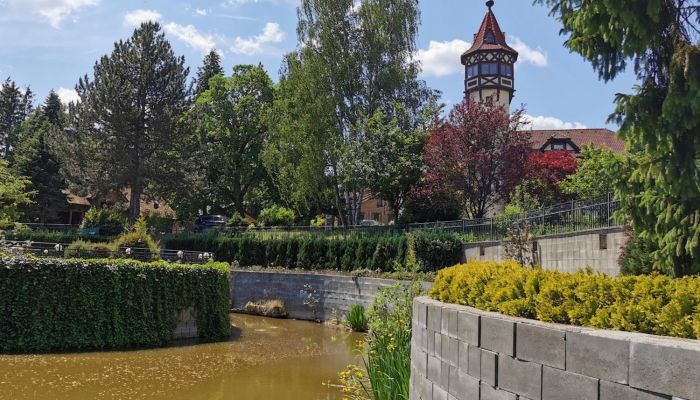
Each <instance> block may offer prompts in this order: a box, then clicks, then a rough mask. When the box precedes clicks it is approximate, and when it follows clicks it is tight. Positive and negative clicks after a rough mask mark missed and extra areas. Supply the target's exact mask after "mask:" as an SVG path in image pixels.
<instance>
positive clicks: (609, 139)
mask: <svg viewBox="0 0 700 400" xmlns="http://www.w3.org/2000/svg"><path fill="white" fill-rule="evenodd" d="M528 132H529V133H530V134H531V138H532V148H533V149H538V150H539V149H541V148H542V147H543V146H544V145H545V144H546V143H547V142H548V141H549V140H550V139H571V141H572V142H574V144H576V145H577V146H578V147H583V146H586V145H592V146H593V147H607V148H609V149H610V150H612V151H614V152H615V153H624V152H625V143H624V142H623V141H622V140H620V139H618V138H617V136H615V132H613V131H611V130H610V129H553V130H532V131H528Z"/></svg>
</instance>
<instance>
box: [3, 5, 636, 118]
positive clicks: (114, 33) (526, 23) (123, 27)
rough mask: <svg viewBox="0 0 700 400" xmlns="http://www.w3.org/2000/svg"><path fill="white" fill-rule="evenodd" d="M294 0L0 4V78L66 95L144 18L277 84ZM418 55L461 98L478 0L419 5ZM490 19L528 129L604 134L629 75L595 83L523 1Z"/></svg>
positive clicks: (185, 49) (451, 95)
mask: <svg viewBox="0 0 700 400" xmlns="http://www.w3.org/2000/svg"><path fill="white" fill-rule="evenodd" d="M297 5H298V0H202V1H181V0H143V1H136V0H118V1H117V0H0V38H2V40H0V77H3V79H4V77H7V76H10V77H12V79H14V80H15V81H17V82H18V84H20V85H23V86H26V85H30V86H31V88H32V89H33V90H34V91H35V92H37V93H38V95H39V96H40V98H41V99H43V97H44V96H45V95H46V94H47V93H48V91H49V90H50V89H52V88H53V89H55V90H57V91H59V93H60V94H61V95H62V98H64V99H66V100H68V99H71V96H72V88H73V87H74V85H75V83H76V82H77V80H78V78H79V77H80V76H82V75H84V74H86V73H88V74H89V73H90V72H91V70H92V65H93V64H94V62H95V61H96V60H97V59H98V58H99V57H100V56H101V55H103V54H106V53H109V52H110V51H111V49H112V46H113V43H114V42H115V41H116V40H119V39H121V38H127V37H129V36H130V34H131V32H132V31H133V29H134V26H135V25H136V24H138V23H139V22H140V21H142V20H144V19H155V20H159V21H160V22H161V23H162V25H163V26H164V29H165V31H166V35H167V37H168V38H169V39H170V41H171V43H172V44H173V47H174V49H175V51H176V52H177V53H178V54H182V55H184V56H185V58H186V60H187V62H188V64H189V65H190V67H191V70H192V71H193V72H194V71H196V69H197V67H198V66H199V64H200V62H201V59H202V56H203V54H204V53H205V52H207V51H208V50H209V49H212V48H215V49H217V50H218V51H219V52H220V53H222V54H223V57H224V59H223V62H224V66H225V68H226V70H227V71H230V68H231V67H232V66H233V65H235V64H242V63H258V62H262V63H263V65H265V67H266V68H267V70H268V71H269V72H270V74H271V76H272V77H273V79H276V78H277V74H278V70H279V67H280V64H281V59H282V56H283V54H284V53H285V52H287V51H289V50H292V49H294V48H295V47H296V7H297ZM421 10H422V26H421V29H420V34H419V39H418V42H419V48H420V51H419V52H418V54H417V56H418V57H419V58H420V59H421V60H422V62H423V69H424V72H423V79H425V80H426V81H427V82H428V84H429V85H430V86H431V87H433V88H435V89H438V90H440V91H441V92H442V93H443V101H444V102H445V103H446V104H447V105H451V104H454V103H455V102H458V101H459V100H460V99H461V96H462V91H463V90H464V88H463V77H462V75H463V71H462V69H461V68H462V67H461V65H460V64H459V54H461V53H462V52H463V51H464V50H466V48H467V47H468V45H469V42H470V41H471V39H472V36H473V34H474V33H475V32H476V31H477V30H478V28H479V24H480V23H481V20H482V19H483V16H484V14H485V12H486V7H485V5H484V1H481V0H422V1H421ZM494 12H495V14H496V16H497V18H498V21H499V23H500V25H501V28H502V29H503V30H504V31H505V32H506V35H507V36H508V38H509V44H511V46H513V47H515V48H516V50H518V51H519V52H520V62H519V65H518V66H517V67H516V89H517V93H516V97H515V99H514V104H517V105H519V104H521V103H524V104H525V105H526V110H527V113H528V115H530V116H531V118H532V120H533V124H534V126H535V127H536V128H562V127H564V128H571V127H589V128H599V127H605V126H607V127H610V128H611V129H616V127H615V126H611V125H607V124H606V119H607V116H608V115H609V114H610V113H611V112H612V110H613V107H614V106H613V100H614V96H615V93H618V92H630V91H631V88H632V86H633V85H634V78H633V76H632V74H630V73H628V74H625V75H623V76H622V77H620V78H618V79H617V80H616V81H614V82H611V83H607V84H606V83H603V82H601V81H599V80H598V77H597V74H596V73H595V72H594V71H593V70H592V68H591V66H590V64H589V63H587V62H586V61H585V60H583V59H582V58H581V57H580V56H578V55H576V54H571V53H569V51H568V50H566V49H565V48H564V47H563V41H564V39H563V37H561V36H559V29H560V26H559V24H558V22H557V21H556V20H554V19H553V18H551V17H549V16H548V12H547V9H545V8H543V7H541V6H533V5H532V3H531V2H530V0H497V1H496V5H495V7H494Z"/></svg>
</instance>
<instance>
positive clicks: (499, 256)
mask: <svg viewBox="0 0 700 400" xmlns="http://www.w3.org/2000/svg"><path fill="white" fill-rule="evenodd" d="M626 240H627V238H626V236H625V233H624V230H623V229H622V228H606V229H598V230H590V231H585V232H578V233H570V234H562V235H551V236H544V237H540V238H537V240H536V242H537V253H538V258H539V261H540V263H541V265H542V268H544V269H550V270H557V271H562V272H571V273H573V272H576V271H578V270H580V269H583V268H588V267H590V268H592V269H593V270H594V271H596V272H601V273H605V274H608V275H611V276H616V275H618V274H619V272H620V267H619V265H618V262H617V260H618V258H619V257H620V253H621V252H622V248H623V247H624V245H625V242H626ZM482 254H483V255H482ZM505 259H506V255H505V250H504V247H503V244H502V242H482V243H466V244H464V246H463V261H465V262H466V261H470V260H486V261H503V260H505Z"/></svg>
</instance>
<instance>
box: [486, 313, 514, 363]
mask: <svg viewBox="0 0 700 400" xmlns="http://www.w3.org/2000/svg"><path fill="white" fill-rule="evenodd" d="M480 337H481V340H480V342H479V344H480V347H482V348H484V349H486V350H491V351H495V352H496V353H500V354H505V355H509V356H511V357H513V356H515V322H513V321H508V320H505V319H499V318H494V317H491V316H488V317H487V316H483V315H482V316H481V335H480Z"/></svg>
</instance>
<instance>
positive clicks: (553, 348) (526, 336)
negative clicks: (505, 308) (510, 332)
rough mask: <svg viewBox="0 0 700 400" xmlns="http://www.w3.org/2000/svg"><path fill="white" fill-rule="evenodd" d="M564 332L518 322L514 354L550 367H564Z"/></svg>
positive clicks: (522, 358)
mask: <svg viewBox="0 0 700 400" xmlns="http://www.w3.org/2000/svg"><path fill="white" fill-rule="evenodd" d="M565 339H566V333H565V332H564V331H562V330H557V329H555V328H549V327H544V326H537V325H530V324H518V326H517V327H516V340H515V343H516V344H515V347H516V350H515V354H517V355H518V358H519V359H521V360H526V361H533V362H536V363H539V364H544V365H549V366H551V367H555V368H559V369H565V368H566V340H565Z"/></svg>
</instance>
